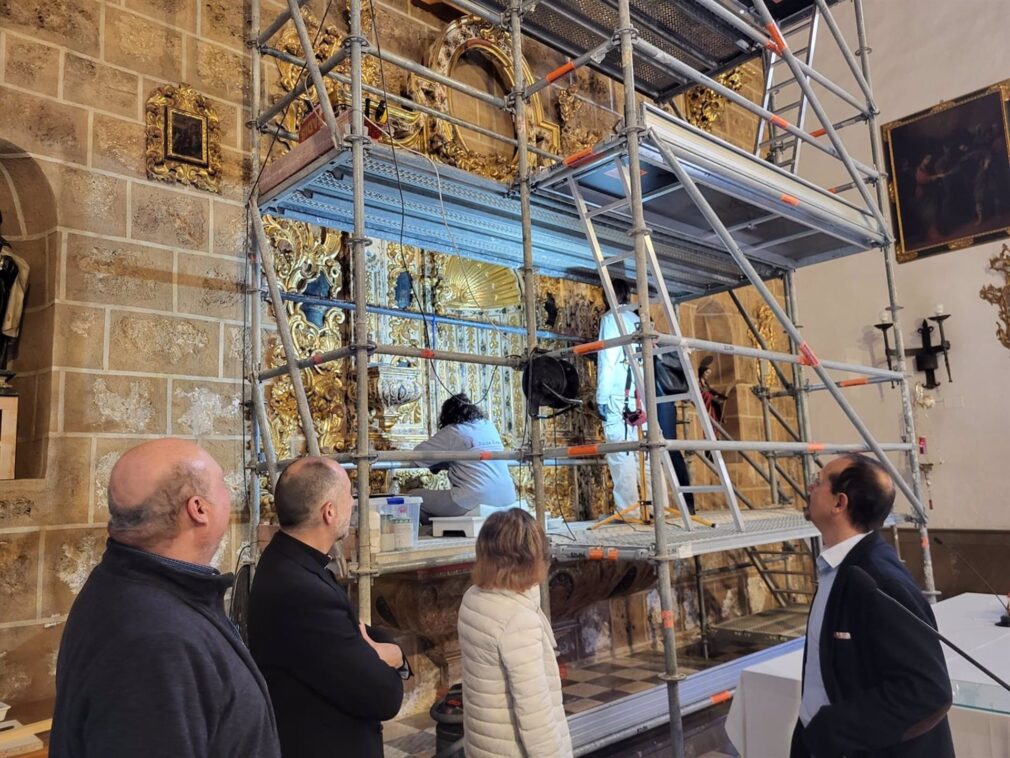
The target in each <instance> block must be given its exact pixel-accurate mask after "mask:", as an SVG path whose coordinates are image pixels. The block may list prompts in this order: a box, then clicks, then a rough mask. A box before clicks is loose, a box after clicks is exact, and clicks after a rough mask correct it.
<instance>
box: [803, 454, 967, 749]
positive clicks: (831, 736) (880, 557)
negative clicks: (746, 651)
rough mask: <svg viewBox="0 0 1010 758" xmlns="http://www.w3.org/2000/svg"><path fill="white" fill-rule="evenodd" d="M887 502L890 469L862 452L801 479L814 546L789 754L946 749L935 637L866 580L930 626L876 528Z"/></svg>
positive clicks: (945, 681)
mask: <svg viewBox="0 0 1010 758" xmlns="http://www.w3.org/2000/svg"><path fill="white" fill-rule="evenodd" d="M893 504H894V482H893V481H892V480H891V477H890V476H889V475H888V473H887V471H886V470H885V469H884V468H883V466H881V465H880V464H879V463H878V462H876V461H874V460H872V459H870V458H867V457H866V456H863V455H845V456H841V457H839V458H836V459H835V460H833V461H832V462H831V463H829V464H828V465H827V466H825V467H824V468H823V469H822V470H821V472H820V474H819V476H818V477H817V479H816V480H815V481H814V482H813V483H812V485H811V487H810V498H809V502H808V505H807V508H806V510H805V515H806V516H807V518H808V519H809V520H810V521H812V522H813V523H814V525H815V526H816V527H817V529H818V531H820V533H821V537H822V540H823V550H822V552H821V554H820V555H819V556H818V558H817V570H818V574H819V580H818V588H817V595H816V596H815V597H814V600H813V602H812V603H811V606H810V618H809V620H808V622H807V644H806V649H805V651H804V660H803V698H802V703H801V705H800V719H799V722H798V723H797V725H796V729H795V731H794V733H793V741H792V749H791V753H790V754H791V758H808V757H809V756H813V758H842V756H845V758H885V757H886V758H953V756H954V746H953V742H952V741H951V735H950V727H949V725H948V723H947V716H946V714H947V710H948V709H949V708H950V704H951V697H952V696H951V689H950V678H949V677H948V675H947V667H946V664H945V663H944V659H943V653H942V652H941V650H940V643H939V642H938V641H937V640H936V638H935V637H933V636H932V635H930V634H929V633H928V631H927V630H925V629H924V628H923V627H922V626H921V625H920V624H918V623H916V621H915V620H914V619H911V618H909V617H908V615H907V614H905V613H903V612H902V610H901V609H900V608H898V607H896V606H895V604H894V603H892V602H890V601H889V600H887V599H886V598H884V597H881V596H880V594H879V593H878V592H876V590H875V589H874V587H873V582H874V581H875V582H876V585H877V587H879V588H880V589H881V590H883V591H884V592H885V593H887V594H888V595H890V596H891V597H892V598H894V599H895V600H897V601H898V602H899V603H901V605H903V606H904V607H905V608H907V609H908V610H909V611H911V613H913V614H914V615H916V616H918V617H919V618H920V619H922V620H923V621H926V622H928V623H929V624H930V625H931V626H933V627H934V628H935V627H936V620H935V619H934V618H933V613H932V611H931V610H930V607H929V603H927V602H926V600H925V599H924V598H923V596H922V593H921V592H920V590H919V588H918V587H917V586H916V584H915V580H913V579H912V576H911V575H910V574H909V573H908V571H907V570H906V569H905V567H904V566H903V565H902V564H901V561H900V560H898V556H897V554H896V553H895V552H894V549H893V548H892V547H891V546H890V545H889V544H887V543H886V542H885V541H884V540H883V539H882V538H881V537H880V535H879V534H877V532H876V531H875V530H876V529H879V528H880V527H881V525H882V524H883V523H884V519H885V518H886V517H887V514H888V513H890V511H891V507H892V505H893ZM862 572H865V573H862ZM867 575H869V577H870V578H869V579H868V578H867ZM870 579H872V580H873V581H870Z"/></svg>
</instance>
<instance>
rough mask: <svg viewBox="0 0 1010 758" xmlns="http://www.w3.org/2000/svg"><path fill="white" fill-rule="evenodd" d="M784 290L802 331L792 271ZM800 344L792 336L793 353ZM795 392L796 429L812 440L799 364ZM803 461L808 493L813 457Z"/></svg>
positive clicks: (795, 369)
mask: <svg viewBox="0 0 1010 758" xmlns="http://www.w3.org/2000/svg"><path fill="white" fill-rule="evenodd" d="M782 284H783V288H784V289H785V300H786V315H787V316H789V320H790V321H792V322H793V323H794V324H796V328H797V329H801V328H802V325H801V324H800V322H799V308H798V307H797V305H796V283H795V281H794V280H793V273H792V272H791V271H790V272H789V273H788V274H786V275H785V277H784V278H783V280H782ZM799 348H800V346H799V344H798V343H797V342H796V341H795V340H793V338H792V336H790V337H789V349H790V350H792V351H797V350H799ZM793 390H794V391H795V393H796V427H797V429H798V431H799V434H800V439H801V440H809V439H810V409H809V407H808V406H807V402H808V399H807V393H806V390H805V386H804V379H803V366H802V365H801V364H799V363H794V364H793ZM802 461H803V491H804V492H806V491H807V490H808V489H809V488H810V482H812V481H813V468H812V466H813V462H814V458H813V455H809V454H808V455H804V456H803V458H802Z"/></svg>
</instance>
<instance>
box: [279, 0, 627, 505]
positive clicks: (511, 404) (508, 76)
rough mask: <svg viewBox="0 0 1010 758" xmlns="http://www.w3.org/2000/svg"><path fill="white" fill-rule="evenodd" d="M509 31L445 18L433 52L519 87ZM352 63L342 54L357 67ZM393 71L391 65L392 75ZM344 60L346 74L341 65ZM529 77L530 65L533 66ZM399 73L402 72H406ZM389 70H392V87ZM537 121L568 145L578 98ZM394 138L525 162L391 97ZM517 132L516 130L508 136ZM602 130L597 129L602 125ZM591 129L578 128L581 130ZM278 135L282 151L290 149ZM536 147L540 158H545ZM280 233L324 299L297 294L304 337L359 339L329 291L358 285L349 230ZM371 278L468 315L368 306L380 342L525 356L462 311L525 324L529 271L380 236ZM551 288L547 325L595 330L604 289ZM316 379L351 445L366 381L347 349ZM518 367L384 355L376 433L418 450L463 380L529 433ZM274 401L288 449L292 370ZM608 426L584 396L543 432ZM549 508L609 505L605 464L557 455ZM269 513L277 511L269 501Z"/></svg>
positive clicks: (504, 174) (338, 342)
mask: <svg viewBox="0 0 1010 758" xmlns="http://www.w3.org/2000/svg"><path fill="white" fill-rule="evenodd" d="M303 15H304V16H305V19H306V23H307V26H308V27H309V29H310V32H311V33H312V34H313V36H315V37H316V38H317V39H318V43H317V45H316V55H317V57H318V58H319V59H320V60H325V59H326V58H327V57H329V56H330V55H331V54H332V53H333V52H334V51H335V50H336V49H337V47H338V46H339V45H340V44H342V42H343V39H342V34H341V32H340V30H339V29H338V28H337V26H336V25H334V24H326V25H325V26H324V28H323V29H322V31H321V32H320V31H319V22H318V21H317V20H316V19H315V18H314V17H313V16H312V15H311V14H310V13H309V12H308V11H303ZM362 28H363V30H364V32H365V34H366V36H371V35H370V32H371V29H372V23H371V17H370V15H369V14H368V12H367V10H366V12H364V13H363V19H362ZM509 46H510V40H509V37H508V35H507V34H505V33H504V32H502V31H501V30H499V29H495V28H493V27H491V26H489V25H487V24H485V23H483V22H481V21H479V20H478V19H475V18H472V17H464V18H461V19H458V20H456V21H454V22H452V23H450V24H449V25H447V27H446V28H445V30H444V31H443V33H442V34H441V36H440V37H439V38H438V40H436V42H435V43H434V44H433V46H432V49H431V51H430V53H429V60H428V61H427V63H428V65H429V66H431V67H432V68H434V69H436V70H438V71H441V72H442V73H445V74H447V75H450V76H451V75H452V73H453V69H454V67H455V66H456V65H457V64H458V63H459V61H460V60H461V58H462V56H463V55H464V54H465V53H477V54H479V55H480V56H482V57H484V58H485V59H486V60H487V61H488V62H489V63H490V65H491V66H492V67H493V68H494V69H495V70H496V72H497V74H498V75H499V76H500V78H501V79H502V81H503V82H504V83H505V84H506V86H508V87H511V86H512V81H513V80H512V71H511V64H510V56H511V52H510V49H509ZM279 47H280V48H281V49H284V50H286V51H287V52H289V53H291V54H293V55H298V54H299V53H300V51H301V47H300V44H299V43H298V40H297V37H296V36H294V33H293V31H292V32H288V33H287V34H286V35H284V36H283V37H282V39H281V41H280V44H279ZM346 65H347V64H343V66H344V68H346ZM393 71H394V67H390V71H387V72H385V73H386V74H387V75H389V74H391V73H392V72H393ZM300 73H301V72H300V67H297V66H292V65H290V64H283V63H282V64H280V65H279V67H278V74H279V75H278V77H277V80H276V82H277V88H278V90H279V91H280V92H286V91H290V89H291V88H292V87H293V86H294V85H295V83H296V82H297V80H298V76H299V74H300ZM344 73H347V72H346V71H344ZM382 74H383V72H382V71H380V69H379V67H378V65H377V63H376V61H375V60H374V59H373V58H366V60H365V63H364V70H363V76H364V79H365V81H366V82H367V83H369V84H371V85H373V86H380V85H381V83H382V82H381V80H382ZM524 74H525V78H526V80H527V82H529V83H532V81H533V75H532V73H531V71H530V70H529V67H528V66H525V65H524ZM396 76H397V77H399V76H401V74H400V73H399V72H396ZM396 83H397V84H400V85H401V86H400V87H399V89H401V91H405V92H406V93H407V94H408V95H409V96H410V97H411V98H412V99H414V100H415V101H417V102H421V103H424V104H425V105H428V106H430V107H434V108H436V109H439V110H443V111H448V110H449V97H448V93H447V90H446V88H445V87H443V86H441V85H437V84H433V83H431V82H428V81H425V80H422V79H420V78H418V77H415V76H410V77H406V79H405V80H404V81H402V82H401V81H399V78H398V79H397V82H396ZM391 84H393V83H392V82H386V85H387V86H391ZM327 86H328V94H329V97H330V100H331V102H333V104H334V105H335V106H336V107H337V108H338V109H339V108H341V107H344V106H345V105H346V103H347V93H346V91H345V90H344V89H343V88H342V87H341V86H340V85H339V84H337V83H336V82H333V81H332V80H327ZM314 94H315V93H314V92H313V91H310V93H309V98H308V99H306V98H300V99H299V100H298V101H296V104H295V106H294V107H293V108H291V109H290V110H289V111H288V113H287V114H286V117H285V120H284V122H283V126H284V127H285V128H286V129H288V130H289V131H293V132H294V131H297V127H298V124H299V123H300V121H301V119H302V118H303V117H304V116H305V115H306V114H307V112H308V109H309V108H310V107H311V98H312V97H314ZM527 112H528V118H529V133H530V136H531V139H532V140H533V142H534V143H535V144H537V145H538V146H540V147H542V148H544V149H547V150H551V151H554V152H558V151H560V150H561V148H562V144H563V143H564V144H566V145H570V144H571V143H572V142H573V137H575V138H576V139H578V138H581V140H584V139H587V138H588V135H586V134H582V132H581V131H579V129H578V127H577V125H576V124H575V121H576V119H575V118H574V117H573V116H574V114H575V113H576V112H577V108H576V107H572V106H571V104H569V107H562V108H561V109H560V112H559V114H558V116H559V117H558V121H559V122H560V126H559V124H558V123H555V122H553V121H551V120H550V119H549V118H547V116H546V114H545V111H544V106H543V104H542V103H541V100H540V98H539V96H537V97H534V98H532V99H531V101H530V107H529V108H528V111H527ZM386 130H387V135H386V137H385V141H386V142H392V143H393V144H395V145H397V146H399V147H402V148H409V149H413V150H418V151H422V152H424V153H425V154H427V155H429V156H430V157H432V158H433V159H435V160H438V161H441V162H445V163H448V164H451V165H455V166H458V167H460V168H464V169H467V170H469V171H473V172H475V173H478V174H481V175H484V176H488V177H490V178H494V179H498V180H500V181H508V180H510V179H511V177H512V176H513V174H514V171H515V156H514V154H512V155H509V154H508V151H507V150H506V151H503V152H502V153H501V154H497V155H495V154H485V153H480V152H477V151H475V150H472V149H471V148H469V147H468V146H467V145H466V142H465V140H464V138H463V135H462V133H461V132H460V130H459V129H458V128H456V127H454V126H452V125H450V124H448V123H447V122H443V121H439V120H437V119H431V118H429V117H427V116H425V115H424V114H420V113H417V112H411V111H407V110H405V109H401V108H399V107H397V106H395V105H392V104H391V105H390V107H389V120H388V123H387V126H386ZM506 136H511V135H506ZM593 138H594V140H593V141H595V138H596V135H593ZM581 140H580V141H581ZM286 147H287V146H286V145H285V144H284V143H283V142H281V143H279V144H278V145H277V146H275V149H274V155H278V154H282V153H283V152H284V151H285V150H286ZM536 161H537V159H534V163H536ZM267 232H268V235H269V237H270V239H271V241H272V243H273V244H274V247H275V253H276V262H277V268H278V274H279V276H280V279H281V283H282V286H283V287H284V289H285V290H287V291H289V292H296V293H299V294H302V295H309V296H311V297H314V298H317V300H316V301H314V302H310V303H294V302H288V303H286V308H287V311H288V315H289V318H290V319H291V323H292V331H293V336H294V339H295V342H296V344H297V345H298V347H299V349H300V351H301V352H302V354H311V353H313V352H322V351H326V350H331V349H334V348H336V347H339V346H342V345H346V344H350V342H351V341H352V340H351V321H352V320H351V319H349V318H347V312H346V311H344V310H342V309H340V308H337V307H327V306H326V305H324V304H317V303H321V302H322V301H325V300H338V299H342V300H349V299H351V293H352V291H353V289H352V286H353V282H351V280H350V279H351V274H350V265H349V248H348V247H347V245H346V241H345V238H344V236H343V235H341V234H340V233H338V232H334V231H332V230H324V229H320V228H318V227H312V226H310V225H308V224H302V223H296V222H288V221H271V222H270V223H269V224H268V228H267ZM366 270H367V274H366V275H367V281H366V282H365V288H366V291H367V299H368V302H369V304H371V305H375V306H378V307H380V308H383V309H390V308H392V309H399V310H409V311H413V312H414V313H416V314H421V313H424V314H428V316H429V317H430V316H431V314H439V315H440V316H446V317H451V318H454V319H456V320H457V323H444V322H436V321H435V320H433V319H431V318H426V319H423V320H420V319H417V318H399V317H396V316H393V315H385V314H383V315H379V314H371V315H370V316H369V332H370V335H371V338H372V340H373V341H374V342H376V343H379V344H399V345H415V346H419V347H426V346H427V347H433V348H437V349H440V350H449V351H455V352H463V353H472V354H481V355H496V356H520V355H522V354H523V352H524V344H525V337H524V334H523V333H521V332H519V333H515V332H508V331H505V330H503V329H501V328H482V327H480V326H468V325H465V324H461V323H458V320H472V321H477V322H483V323H484V324H496V325H498V326H499V327H502V326H504V327H520V328H521V327H522V326H523V324H524V321H523V316H522V310H521V303H522V289H521V288H522V282H521V279H520V277H519V275H518V272H516V271H511V270H508V269H505V268H502V267H498V266H493V265H490V264H485V263H481V262H477V261H471V260H463V259H460V258H457V257H454V256H449V255H444V254H441V253H436V252H430V251H424V250H419V249H417V248H413V247H410V246H401V245H399V244H397V243H395V242H387V241H380V240H375V241H374V242H373V244H372V245H371V246H370V247H369V248H368V251H367V264H366ZM537 293H538V298H539V300H540V306H539V313H538V325H539V327H540V328H541V329H544V330H546V331H549V332H554V333H558V334H566V335H570V336H574V337H579V338H583V339H592V338H594V337H595V336H596V334H597V331H598V327H599V318H600V315H601V314H602V312H603V311H604V310H605V307H604V305H603V300H602V296H601V293H600V291H599V289H598V288H595V287H590V286H587V285H583V284H577V283H574V282H567V281H559V280H551V279H545V278H542V279H540V280H539V282H538V288H537ZM560 344H562V343H560V342H553V341H551V340H542V341H541V343H540V345H541V347H543V348H545V349H551V348H553V347H557V346H560ZM268 356H269V358H270V359H271V360H272V361H273V362H274V363H275V364H276V363H280V362H281V350H280V346H279V344H277V343H276V341H272V342H271V343H270V345H269V348H268ZM578 370H579V372H580V376H581V378H582V394H583V396H584V398H585V399H589V398H591V397H592V394H593V392H592V388H593V386H595V365H594V364H593V363H592V362H586V361H580V362H579V366H578ZM305 373H306V375H307V381H306V391H307V393H308V396H309V402H310V405H311V407H312V412H313V418H314V419H315V422H316V427H317V432H318V434H319V437H320V446H321V447H322V449H324V450H327V451H340V450H350V449H352V447H353V444H354V437H355V435H354V430H355V428H356V419H355V403H354V397H355V380H354V375H353V372H352V368H351V363H350V361H348V360H343V361H337V362H333V363H330V364H327V365H324V366H320V367H318V368H315V369H311V370H309V371H306V372H305ZM519 380H520V374H519V372H518V371H515V370H513V369H506V368H495V367H490V366H478V365H475V364H460V363H450V362H444V361H435V362H432V361H416V360H411V359H404V358H390V357H389V356H381V355H376V356H375V357H374V359H373V361H372V363H371V364H370V367H369V382H370V392H369V413H370V416H371V418H370V425H371V430H372V431H371V442H372V445H373V446H374V447H375V448H377V449H391V448H392V449H395V448H403V449H409V448H411V447H413V446H414V445H415V444H417V443H418V442H420V441H421V440H423V439H426V438H427V437H428V436H429V435H430V434H432V433H433V432H434V431H435V430H436V420H437V418H438V411H439V409H440V407H441V404H442V402H443V401H444V400H445V399H446V397H448V395H449V394H450V393H453V392H459V391H464V392H466V393H467V394H469V395H470V397H471V398H473V399H474V400H475V401H477V402H479V404H480V405H481V407H482V408H484V409H485V411H486V412H487V413H488V416H489V417H490V419H491V420H492V421H493V422H494V423H495V425H496V426H497V428H498V430H499V432H500V433H501V436H502V439H503V442H504V444H505V446H506V448H510V449H514V448H518V447H521V446H523V445H524V444H528V441H529V431H528V427H527V419H526V416H525V414H524V409H525V400H524V398H523V396H522V390H521V388H520V382H519ZM267 401H268V405H269V412H270V416H271V427H272V432H273V437H274V443H275V446H276V447H277V449H278V451H280V452H281V454H282V455H287V454H295V453H298V452H300V450H301V446H302V444H303V440H301V439H300V435H299V431H298V427H299V425H298V422H297V413H296V411H295V405H294V399H293V397H292V395H291V389H290V383H289V382H288V380H287V379H286V378H283V377H282V378H280V379H277V380H275V381H274V383H273V384H272V385H271V386H270V388H269V392H268V398H267ZM600 437H601V430H600V426H599V422H598V421H597V419H596V418H595V415H594V414H592V413H591V412H590V411H587V410H585V409H577V410H576V411H574V412H571V413H567V414H564V415H562V416H559V417H558V418H557V419H552V420H550V421H548V422H547V423H546V425H545V441H546V443H547V444H549V445H553V444H558V445H566V444H574V443H579V442H584V441H588V440H596V439H600ZM512 471H513V477H514V479H515V480H516V484H517V488H518V490H519V492H520V496H521V497H524V498H527V499H531V495H532V492H531V491H532V473H531V471H530V468H529V467H528V466H520V467H516V468H513V469H512ZM373 476H374V479H373V482H372V484H373V486H374V487H375V488H376V490H377V491H384V490H388V488H389V487H390V485H391V483H392V482H391V478H390V477H391V476H395V477H396V478H398V479H399V480H400V484H401V487H402V488H404V489H406V488H410V487H413V486H426V487H432V486H435V487H438V486H448V482H447V480H446V479H445V475H444V474H440V475H432V474H430V473H428V472H427V471H426V470H424V469H412V470H401V471H399V472H396V473H395V474H387V473H383V472H376V473H375V474H374V475H373ZM545 480H546V491H547V493H548V499H549V502H548V507H549V509H550V510H551V511H552V512H554V513H559V512H560V513H563V514H564V515H565V516H566V517H568V518H587V517H589V518H591V517H595V516H597V515H600V514H602V513H604V512H606V510H607V508H606V499H605V497H604V495H605V493H606V492H608V489H609V485H608V483H607V481H606V473H605V467H600V466H582V467H577V468H576V467H548V468H547V470H546V472H545ZM267 512H268V513H269V511H267Z"/></svg>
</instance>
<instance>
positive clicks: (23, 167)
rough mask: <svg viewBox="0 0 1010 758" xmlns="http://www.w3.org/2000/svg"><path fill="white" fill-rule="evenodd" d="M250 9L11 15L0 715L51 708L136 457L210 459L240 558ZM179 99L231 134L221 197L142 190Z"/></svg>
mask: <svg viewBox="0 0 1010 758" xmlns="http://www.w3.org/2000/svg"><path fill="white" fill-rule="evenodd" d="M246 6H247V3H245V2H241V0H108V2H105V1H103V0H49V2H45V3H33V2H14V3H3V4H0V30H2V31H0V211H2V213H3V218H4V228H3V232H4V235H5V236H6V237H7V238H8V239H9V240H10V241H11V243H12V244H13V245H14V253H15V254H16V255H19V256H21V257H23V258H25V259H26V260H27V261H28V262H29V264H30V266H31V274H30V295H29V298H28V302H27V312H26V315H25V321H24V327H23V336H22V339H21V343H20V348H19V353H18V356H17V359H16V360H15V362H14V364H13V366H12V368H13V369H14V370H15V371H16V372H17V373H18V377H17V379H16V380H15V384H16V386H17V388H18V391H19V394H20V397H21V401H20V402H21V408H20V411H21V412H20V414H19V416H20V418H19V429H18V451H17V453H18V470H17V474H18V479H16V480H14V481H9V482H0V700H3V701H5V702H10V703H21V702H30V701H34V700H40V699H44V698H47V697H51V695H52V692H53V683H52V676H53V673H54V671H55V661H56V653H57V646H58V643H59V638H60V635H61V634H62V631H63V621H64V620H65V618H66V613H67V611H68V609H69V607H70V604H71V603H72V602H73V599H74V597H75V596H76V594H77V592H78V591H79V590H80V588H81V586H82V584H83V582H84V580H85V579H86V577H87V575H88V573H89V571H90V570H91V568H92V566H93V565H94V564H95V563H96V561H97V560H98V559H99V557H100V556H101V554H102V551H103V547H104V541H105V528H104V524H105V522H106V520H107V516H108V508H107V506H106V502H105V485H106V483H107V480H108V476H109V471H110V469H111V466H112V464H113V463H114V461H115V459H116V457H117V456H118V455H119V454H120V453H121V452H122V451H123V450H124V449H126V448H127V447H129V446H131V445H134V444H136V443H138V442H140V441H142V440H145V439H150V438H154V437H161V436H165V435H175V436H180V437H187V438H192V439H197V440H199V441H200V442H201V443H202V444H204V445H205V446H206V447H207V448H208V449H209V450H210V452H211V453H212V454H213V455H214V456H215V457H216V458H217V459H218V460H219V461H220V462H221V464H222V466H223V467H224V469H225V472H226V474H227V476H228V483H229V485H230V488H231V491H232V498H233V505H234V508H235V515H234V526H233V529H232V531H231V532H230V533H229V534H228V535H227V536H226V544H225V545H224V546H223V548H222V551H221V553H220V554H219V556H218V562H219V565H220V566H221V567H222V568H224V569H228V570H230V569H231V568H232V567H233V566H234V562H235V555H236V552H237V550H238V548H239V545H240V542H241V540H242V539H244V538H245V530H244V528H242V521H243V520H244V518H243V511H244V509H245V505H246V504H245V497H244V490H245V487H244V485H243V477H242V459H243V442H242V436H243V430H242V421H241V419H242V414H241V365H242V361H241V356H242V321H243V296H242V289H241V287H242V282H243V279H244V269H243V264H244V244H245V241H244V211H243V205H242V199H243V195H244V193H245V191H246V189H247V186H246V183H247V181H248V178H247V174H248V170H247V168H246V166H247V163H248V161H247V160H246V157H245V151H247V150H248V149H249V144H248V138H247V132H246V131H245V130H244V126H243V125H244V122H245V121H246V120H247V119H248V117H249V97H248V64H247V61H248V55H247V52H246V50H245V47H244V38H245V36H246V25H247V21H248V19H247V17H246V14H247V10H246ZM179 82H187V83H189V84H191V85H193V86H194V87H195V88H197V89H198V90H200V91H201V92H203V93H205V94H207V95H209V96H210V97H211V99H212V102H213V105H214V107H215V108H216V110H217V114H218V116H219V117H220V119H221V126H222V129H221V132H222V153H223V159H224V181H223V182H222V191H221V193H220V194H211V193H207V192H200V191H196V190H192V189H188V188H185V187H183V186H182V185H179V184H167V183H163V182H155V181H151V180H148V179H147V177H146V167H145V158H144V151H145V126H144V104H145V101H146V99H147V97H148V95H149V94H150V93H151V91H152V90H153V89H155V88H156V87H158V86H161V85H163V84H167V83H173V84H178V83H179Z"/></svg>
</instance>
